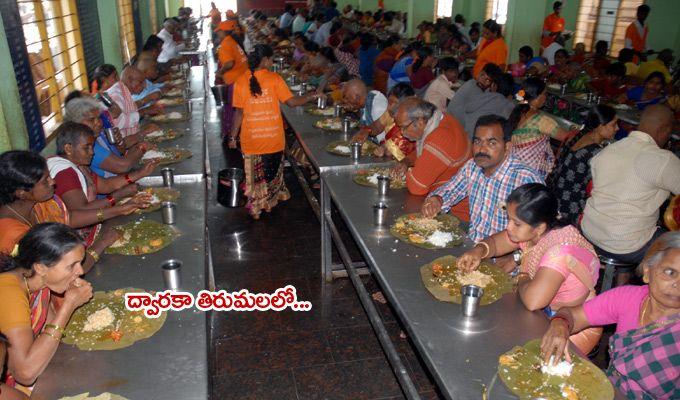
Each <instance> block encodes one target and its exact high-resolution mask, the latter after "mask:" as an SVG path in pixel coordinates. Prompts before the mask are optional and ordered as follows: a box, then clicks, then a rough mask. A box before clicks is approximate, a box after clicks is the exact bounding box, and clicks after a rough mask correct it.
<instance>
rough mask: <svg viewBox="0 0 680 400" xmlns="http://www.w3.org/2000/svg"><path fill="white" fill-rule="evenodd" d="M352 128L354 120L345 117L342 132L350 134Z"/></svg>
mask: <svg viewBox="0 0 680 400" xmlns="http://www.w3.org/2000/svg"><path fill="white" fill-rule="evenodd" d="M351 128H352V120H351V119H350V118H349V117H345V118H344V119H343V120H342V132H343V133H349V131H350V129H351Z"/></svg>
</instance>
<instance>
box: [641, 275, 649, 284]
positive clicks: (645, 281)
mask: <svg viewBox="0 0 680 400" xmlns="http://www.w3.org/2000/svg"><path fill="white" fill-rule="evenodd" d="M642 282H644V283H649V278H647V276H646V275H645V276H643V277H642Z"/></svg>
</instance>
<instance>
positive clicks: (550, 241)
mask: <svg viewBox="0 0 680 400" xmlns="http://www.w3.org/2000/svg"><path fill="white" fill-rule="evenodd" d="M506 209H507V212H508V226H507V228H506V229H505V230H503V231H501V232H498V233H496V234H494V235H491V236H489V237H488V238H486V239H484V240H481V241H479V242H478V243H477V244H476V245H475V247H474V248H472V249H471V250H469V251H467V252H466V253H465V254H463V256H462V257H461V258H460V260H459V261H458V265H459V266H460V267H461V268H463V269H467V270H471V269H475V268H477V267H478V266H479V264H480V262H481V260H482V259H490V258H491V257H499V256H504V255H506V254H511V253H512V252H513V251H516V250H521V251H522V252H523V255H522V260H521V263H520V265H519V267H518V268H517V272H519V275H518V290H517V291H518V293H519V297H520V299H521V300H522V302H523V303H524V306H525V307H526V308H527V309H528V310H530V311H534V310H543V311H544V312H545V313H546V314H547V315H548V316H549V317H551V316H553V315H554V314H555V312H557V311H558V310H560V309H562V308H564V307H571V306H578V305H581V304H583V302H584V301H586V299H589V298H593V297H594V296H595V289H594V286H595V283H596V282H597V278H598V274H599V270H600V262H599V259H598V258H597V254H596V253H595V250H594V249H593V246H592V245H591V244H590V243H588V241H587V240H586V239H585V238H584V237H583V236H582V235H581V233H580V232H579V231H578V229H576V228H575V227H574V226H572V225H562V223H561V221H560V220H559V219H558V213H557V199H556V198H555V196H554V195H553V194H552V192H551V191H550V190H549V189H548V188H547V187H546V186H545V185H543V184H540V183H528V184H525V185H522V186H520V187H518V188H517V189H515V190H513V191H512V193H510V195H509V196H508V198H507V200H506ZM513 266H514V265H513ZM508 272H509V271H508ZM601 335H602V330H601V329H599V328H592V329H588V330H585V331H583V332H579V333H577V334H576V335H573V336H572V337H570V340H571V341H572V343H574V345H575V346H576V347H578V348H579V349H580V350H581V351H582V352H583V353H584V354H588V353H589V352H590V351H591V350H592V349H593V348H594V347H595V345H597V344H598V343H599V340H600V336H601Z"/></svg>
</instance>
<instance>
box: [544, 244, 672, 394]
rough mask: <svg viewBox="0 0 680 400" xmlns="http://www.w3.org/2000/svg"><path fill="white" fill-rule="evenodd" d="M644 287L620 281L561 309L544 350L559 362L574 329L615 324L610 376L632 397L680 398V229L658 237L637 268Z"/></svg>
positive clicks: (623, 391)
mask: <svg viewBox="0 0 680 400" xmlns="http://www.w3.org/2000/svg"><path fill="white" fill-rule="evenodd" d="M638 272H640V273H642V280H643V282H644V283H645V284H644V285H642V286H620V287H617V288H614V289H611V290H608V291H606V292H604V293H601V294H600V295H598V296H597V297H595V298H594V299H591V300H588V301H587V302H586V303H585V304H583V305H580V306H576V307H566V308H563V309H561V310H560V311H559V312H558V313H557V315H555V316H554V317H553V318H552V319H551V321H550V327H549V328H548V331H547V332H546V333H545V335H544V336H543V342H542V343H541V351H542V352H543V355H544V358H545V361H546V362H549V361H550V359H551V358H553V360H554V362H559V361H560V360H561V359H562V357H563V356H564V357H565V358H566V359H567V360H568V361H569V360H570V359H571V358H570V356H569V352H568V351H567V345H568V340H567V337H568V336H569V335H570V334H573V333H575V332H579V331H581V330H583V329H587V328H588V327H591V326H604V325H609V324H616V332H615V333H614V335H613V336H612V337H611V338H610V339H609V351H610V355H611V361H610V363H609V368H607V371H606V373H607V376H608V377H609V380H610V381H611V382H612V383H613V384H614V386H615V387H616V388H617V389H618V390H619V392H621V393H622V394H624V395H625V396H626V398H627V399H645V400H647V399H649V400H651V399H659V400H666V399H678V398H680V385H678V382H680V232H667V233H664V234H663V235H661V236H659V238H658V239H657V240H656V241H655V242H654V243H653V244H652V246H651V247H650V248H649V250H648V251H647V254H646V255H645V257H644V259H643V260H642V263H640V266H639V267H638Z"/></svg>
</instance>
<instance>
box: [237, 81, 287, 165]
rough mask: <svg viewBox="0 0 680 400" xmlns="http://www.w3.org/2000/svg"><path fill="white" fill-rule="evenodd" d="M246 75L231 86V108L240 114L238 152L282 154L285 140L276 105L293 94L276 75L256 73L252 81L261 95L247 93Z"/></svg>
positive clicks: (279, 113)
mask: <svg viewBox="0 0 680 400" xmlns="http://www.w3.org/2000/svg"><path fill="white" fill-rule="evenodd" d="M250 77H251V75H250V73H246V74H243V75H242V76H241V77H239V78H238V79H237V80H236V83H235V84H234V102H233V104H234V108H240V109H242V110H243V120H242V122H241V151H242V152H243V154H272V153H278V152H279V151H283V149H284V146H285V138H284V131H283V118H282V117H281V108H280V106H279V103H284V102H286V101H288V99H290V98H291V97H293V94H292V93H291V92H290V89H288V85H286V82H285V81H284V80H283V78H281V75H279V74H277V73H276V72H271V71H266V70H258V71H255V78H257V81H258V82H259V83H260V87H261V88H262V94H261V95H259V96H257V97H255V96H253V95H252V94H251V93H250Z"/></svg>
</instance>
